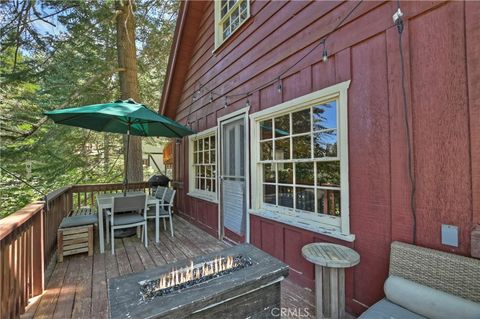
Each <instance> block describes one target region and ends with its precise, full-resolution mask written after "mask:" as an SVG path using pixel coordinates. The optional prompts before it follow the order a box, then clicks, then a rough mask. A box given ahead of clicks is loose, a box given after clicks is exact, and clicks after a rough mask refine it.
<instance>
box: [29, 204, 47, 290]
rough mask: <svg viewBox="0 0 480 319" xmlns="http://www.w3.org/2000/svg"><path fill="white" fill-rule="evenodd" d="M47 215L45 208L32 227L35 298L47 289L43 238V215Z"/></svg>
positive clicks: (35, 217) (35, 218)
mask: <svg viewBox="0 0 480 319" xmlns="http://www.w3.org/2000/svg"><path fill="white" fill-rule="evenodd" d="M44 214H45V208H44V209H42V211H41V212H39V213H38V214H36V215H35V216H34V218H33V219H34V220H33V225H32V255H33V256H32V257H33V258H32V270H33V283H32V291H33V295H34V296H38V295H40V294H42V293H43V291H44V287H45V282H44V280H45V277H44V272H45V271H44V270H45V261H44V258H45V257H44V250H45V243H44V237H43V225H44V223H43V218H44V217H43V215H44Z"/></svg>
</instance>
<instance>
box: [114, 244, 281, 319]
mask: <svg viewBox="0 0 480 319" xmlns="http://www.w3.org/2000/svg"><path fill="white" fill-rule="evenodd" d="M286 276H288V266H287V265H285V264H284V263H282V262H281V261H279V260H277V259H275V258H274V257H272V256H270V255H268V254H266V253H265V252H263V251H261V250H259V249H257V248H255V247H254V246H252V245H249V244H245V245H239V246H234V247H231V248H227V249H225V250H223V251H220V252H217V253H212V254H210V255H206V256H199V257H196V258H194V259H193V260H183V261H179V262H177V263H174V264H169V265H164V266H161V267H158V268H155V269H151V270H147V271H144V272H139V273H134V274H129V275H126V276H122V277H117V278H113V279H110V280H109V281H108V298H109V309H110V311H109V313H110V317H111V318H175V319H177V318H189V319H196V318H222V319H223V318H246V317H249V318H252V319H253V318H273V315H274V314H276V312H275V311H273V313H272V310H273V309H275V308H277V309H278V308H279V307H280V282H281V281H282V280H283V279H284V278H285V277H286Z"/></svg>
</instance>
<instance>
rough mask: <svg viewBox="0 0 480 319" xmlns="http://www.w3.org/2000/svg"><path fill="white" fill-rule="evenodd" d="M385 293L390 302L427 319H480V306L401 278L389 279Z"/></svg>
mask: <svg viewBox="0 0 480 319" xmlns="http://www.w3.org/2000/svg"><path fill="white" fill-rule="evenodd" d="M384 291H385V296H386V298H387V299H388V300H389V301H390V302H393V303H395V304H397V305H399V306H401V307H403V308H406V309H408V310H410V311H412V312H415V313H417V314H419V315H421V316H424V317H426V318H432V319H451V318H463V319H479V318H480V304H478V303H476V302H473V301H470V300H467V299H463V298H460V297H457V296H454V295H451V294H448V293H446V292H443V291H440V290H437V289H433V288H430V287H427V286H424V285H421V284H418V283H416V282H413V281H410V280H407V279H404V278H401V277H396V276H390V277H388V278H387V280H386V281H385V285H384Z"/></svg>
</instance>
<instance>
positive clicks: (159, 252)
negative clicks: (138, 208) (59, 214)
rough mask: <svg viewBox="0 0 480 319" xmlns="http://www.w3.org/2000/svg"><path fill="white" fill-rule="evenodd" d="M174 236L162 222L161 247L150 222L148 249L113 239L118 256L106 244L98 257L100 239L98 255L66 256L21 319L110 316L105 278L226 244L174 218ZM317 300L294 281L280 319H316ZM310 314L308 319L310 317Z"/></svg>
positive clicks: (286, 284) (287, 286)
mask: <svg viewBox="0 0 480 319" xmlns="http://www.w3.org/2000/svg"><path fill="white" fill-rule="evenodd" d="M173 223H174V226H173V227H174V230H175V234H174V235H175V236H174V237H173V238H172V237H171V236H170V230H169V229H168V225H167V231H165V230H164V228H163V223H161V224H160V243H155V230H154V224H155V223H154V222H151V221H150V222H149V229H148V233H147V235H148V240H149V242H148V247H145V246H144V245H143V243H142V242H141V241H140V240H139V239H138V238H137V237H129V238H124V239H115V255H114V256H112V255H111V253H110V245H108V244H107V245H106V251H105V254H100V252H99V250H98V249H99V248H98V247H99V244H98V238H97V237H98V236H95V239H96V242H95V253H94V255H93V256H90V257H89V256H87V255H86V254H80V255H74V256H69V257H65V258H64V262H63V263H56V264H55V265H52V266H53V267H51V272H50V273H49V274H47V276H46V278H48V282H47V284H46V290H45V292H44V294H43V295H42V296H41V297H40V298H36V299H35V301H34V302H32V303H31V304H30V305H29V306H28V308H27V311H26V312H25V314H23V315H22V318H25V319H26V318H99V319H103V318H108V299H107V280H108V279H109V278H114V277H117V276H120V275H125V274H128V273H131V272H137V271H143V270H145V269H151V268H154V267H156V266H160V265H164V264H166V263H171V262H175V261H178V260H181V259H184V258H191V257H195V256H198V255H202V254H207V253H211V252H215V251H219V250H222V249H223V248H225V247H228V244H226V243H224V242H222V241H219V240H217V239H215V238H214V237H212V236H210V235H209V234H207V233H205V232H204V231H203V230H201V229H199V228H197V227H195V226H193V225H192V224H190V223H189V222H187V221H185V220H184V219H182V218H180V217H178V216H175V217H174V221H173ZM313 304H314V296H313V294H312V292H311V291H310V290H308V289H304V288H301V287H299V286H297V285H295V284H294V283H292V282H291V281H289V280H288V279H287V280H284V281H283V283H282V308H285V309H289V310H290V311H289V312H287V310H284V311H285V313H284V315H283V316H282V318H309V317H310V318H314V317H315V307H314V306H313ZM307 314H310V316H307Z"/></svg>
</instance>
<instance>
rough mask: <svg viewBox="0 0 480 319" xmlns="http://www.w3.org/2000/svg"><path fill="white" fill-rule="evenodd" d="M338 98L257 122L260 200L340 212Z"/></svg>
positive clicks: (337, 215)
mask: <svg viewBox="0 0 480 319" xmlns="http://www.w3.org/2000/svg"><path fill="white" fill-rule="evenodd" d="M337 104H338V101H337V100H336V99H334V100H331V101H327V102H322V103H319V104H314V105H310V106H308V107H304V108H301V109H296V110H295V111H292V112H288V113H285V112H282V113H281V115H278V116H272V117H270V118H266V119H265V118H264V119H262V120H261V121H260V122H259V126H260V127H259V144H260V145H259V149H260V154H259V157H260V158H259V159H260V162H259V163H260V165H261V169H260V171H261V175H262V176H261V193H262V198H261V203H262V205H264V206H265V207H269V206H275V207H278V208H282V209H286V210H292V211H295V212H300V213H305V214H313V215H317V216H328V217H331V218H326V219H324V220H325V222H326V223H329V224H332V225H336V226H339V225H340V221H339V219H340V216H341V187H340V186H341V185H340V156H339V152H338V150H339V147H338V146H339V140H338V134H337V133H338V114H337V113H338V112H337Z"/></svg>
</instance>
